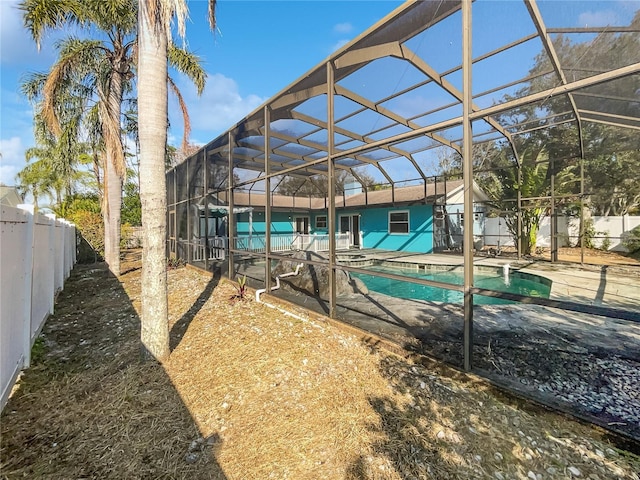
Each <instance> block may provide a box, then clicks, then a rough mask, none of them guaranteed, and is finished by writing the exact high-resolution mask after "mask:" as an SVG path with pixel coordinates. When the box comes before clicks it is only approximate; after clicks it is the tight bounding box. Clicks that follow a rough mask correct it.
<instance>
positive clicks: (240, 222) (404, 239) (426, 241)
mask: <svg viewBox="0 0 640 480" xmlns="http://www.w3.org/2000/svg"><path fill="white" fill-rule="evenodd" d="M403 211H406V212H409V233H407V234H401V233H389V212H403ZM356 214H359V215H360V230H361V231H362V232H363V236H362V242H363V245H362V248H380V249H384V250H398V251H404V252H417V253H432V252H433V206H432V205H414V206H409V207H395V208H366V209H362V210H352V209H348V210H344V209H338V210H336V231H339V230H340V216H341V215H356ZM297 216H308V217H309V220H310V225H309V230H310V233H312V234H313V233H317V234H323V233H325V234H326V233H328V229H327V228H316V217H318V216H326V217H328V212H327V211H326V210H325V211H322V210H319V211H317V212H311V213H286V212H273V213H272V214H271V232H272V233H292V232H293V223H292V222H293V218H294V217H297ZM236 222H237V223H236V230H237V234H238V235H248V234H249V214H248V213H241V214H237V215H236ZM252 233H253V234H261V233H265V228H264V213H263V212H254V214H253V232H252Z"/></svg>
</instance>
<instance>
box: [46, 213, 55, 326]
mask: <svg viewBox="0 0 640 480" xmlns="http://www.w3.org/2000/svg"><path fill="white" fill-rule="evenodd" d="M45 216H46V217H47V218H48V219H49V220H51V222H50V223H49V259H50V261H51V262H53V263H52V265H51V267H50V268H51V292H50V293H51V311H50V312H49V313H50V314H51V315H53V310H54V308H55V303H56V265H55V254H56V214H55V213H48V214H47V215H45Z"/></svg>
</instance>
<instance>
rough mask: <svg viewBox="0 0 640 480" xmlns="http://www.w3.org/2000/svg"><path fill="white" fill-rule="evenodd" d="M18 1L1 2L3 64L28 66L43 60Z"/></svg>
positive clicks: (0, 37) (0, 26)
mask: <svg viewBox="0 0 640 480" xmlns="http://www.w3.org/2000/svg"><path fill="white" fill-rule="evenodd" d="M17 7H18V0H1V1H0V45H2V47H1V48H2V56H1V58H2V64H3V65H21V66H27V65H32V64H33V63H37V61H38V60H40V59H41V58H42V55H39V54H38V49H37V47H36V44H35V42H34V41H33V40H32V39H31V37H30V35H29V33H28V31H27V30H26V29H25V28H24V26H23V22H22V13H21V11H20V10H18V8H17Z"/></svg>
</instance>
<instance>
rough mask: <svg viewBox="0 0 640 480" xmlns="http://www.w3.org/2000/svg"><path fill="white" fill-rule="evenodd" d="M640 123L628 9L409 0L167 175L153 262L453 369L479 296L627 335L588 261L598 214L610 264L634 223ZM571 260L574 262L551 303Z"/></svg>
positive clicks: (623, 317)
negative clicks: (399, 343)
mask: <svg viewBox="0 0 640 480" xmlns="http://www.w3.org/2000/svg"><path fill="white" fill-rule="evenodd" d="M363 5H364V4H363ZM363 8H364V6H363ZM280 53H282V52H280ZM278 61H282V62H285V61H286V59H284V58H282V56H276V57H275V59H274V64H273V68H277V62H278ZM247 68H250V66H247ZM261 74H268V73H264V72H263V73H261ZM211 115H215V111H212V112H211ZM639 117H640V5H639V4H638V3H637V2H576V1H562V0H559V1H537V0H527V1H516V0H514V1H508V2H503V1H500V2H497V1H491V0H487V1H485V0H477V1H475V2H470V1H456V0H451V1H448V0H447V1H435V0H426V1H408V2H406V3H404V4H402V5H401V6H400V7H398V8H397V9H396V10H394V11H393V12H391V13H389V15H387V16H386V17H385V18H383V19H381V20H380V21H379V22H378V23H377V24H375V25H374V26H372V27H371V28H369V29H368V30H367V31H366V32H364V33H363V34H362V35H360V36H359V37H358V38H356V39H355V40H353V41H352V42H350V43H349V44H347V45H345V46H344V47H342V48H341V49H340V50H338V51H336V52H335V53H333V54H332V55H331V56H330V57H329V58H327V59H326V60H325V61H323V62H321V63H320V64H318V65H317V67H315V68H314V69H312V70H310V71H309V72H307V73H304V74H303V75H302V76H301V77H300V78H299V79H297V80H296V81H294V82H293V83H291V85H290V86H288V87H287V88H286V89H284V90H283V91H281V92H280V93H278V94H277V95H275V96H274V97H273V98H271V99H269V100H268V101H267V102H266V103H265V104H264V105H263V106H262V107H261V108H258V109H257V110H255V111H254V112H252V113H251V114H249V115H248V116H247V117H245V118H244V119H242V120H241V121H239V122H238V123H237V124H236V125H234V126H233V127H232V128H230V129H229V130H228V131H227V132H226V133H224V134H223V135H220V136H219V137H218V138H216V139H214V140H212V141H211V142H210V143H208V144H207V145H205V146H204V147H202V148H200V150H198V151H197V153H195V154H194V155H192V156H191V157H190V158H188V159H187V160H186V161H185V162H183V163H182V164H180V165H178V166H177V167H175V168H173V169H172V170H170V171H169V172H168V173H167V189H168V190H167V198H168V217H167V219H168V229H167V230H168V239H167V240H168V243H167V248H168V254H169V255H170V256H172V257H175V258H180V259H182V260H184V261H186V262H188V263H190V264H193V265H196V266H199V267H201V268H203V269H206V270H209V271H220V272H221V273H222V275H224V276H228V277H230V278H232V279H234V280H235V279H236V278H238V277H239V276H243V275H246V278H247V283H248V284H249V285H250V286H252V287H254V288H256V289H266V292H268V293H270V294H271V295H274V296H278V297H281V298H282V299H286V300H288V301H292V302H294V303H297V304H299V305H301V306H304V307H306V308H308V309H311V310H316V311H318V312H320V313H323V314H325V315H327V316H330V317H332V318H336V319H340V320H343V321H346V322H350V323H354V324H356V325H359V326H362V328H368V326H370V325H372V324H374V323H375V322H380V324H383V326H382V327H381V328H380V330H379V332H378V333H380V334H382V335H389V336H391V337H393V336H394V335H399V334H398V333H397V332H400V331H404V332H409V334H410V335H409V336H415V337H416V338H419V339H420V340H424V341H425V342H426V343H425V344H428V343H429V341H428V339H429V335H433V336H436V337H438V338H444V336H445V333H446V334H447V335H449V336H448V337H447V338H453V340H450V341H449V340H447V342H448V344H447V345H448V347H447V348H442V349H440V347H438V348H436V347H434V348H433V350H432V351H429V348H426V351H427V352H428V353H432V354H434V355H436V356H438V355H440V354H441V353H442V355H443V356H444V357H445V358H446V359H448V360H451V361H452V362H453V363H454V364H459V365H460V366H462V367H463V368H465V369H471V368H472V366H474V367H475V364H476V363H477V362H475V360H474V358H475V356H476V355H477V349H478V348H480V347H479V346H480V345H481V343H479V342H480V340H479V338H481V337H478V336H477V335H476V336H475V338H474V322H475V321H477V320H478V318H480V317H481V316H482V315H484V313H483V311H482V310H481V308H482V307H481V306H478V305H476V304H478V303H485V302H478V299H479V298H481V297H482V298H491V299H497V300H502V301H508V302H513V303H511V304H510V308H512V309H513V308H515V307H518V308H520V305H519V304H524V305H525V306H526V307H531V308H532V309H535V308H538V307H539V306H542V307H545V312H547V314H548V312H553V315H557V316H558V317H566V316H569V317H571V315H574V314H581V315H594V316H597V317H598V318H603V319H615V320H616V321H618V320H620V321H630V322H634V321H637V320H638V318H639V314H638V312H639V311H640V307H639V305H638V299H637V297H635V296H634V295H633V293H631V294H627V293H625V292H626V291H627V290H625V288H627V287H629V286H631V287H633V288H635V289H637V286H638V285H637V282H638V280H637V278H638V277H637V276H636V277H630V278H631V280H629V281H628V282H622V283H626V285H623V286H621V287H620V289H618V290H617V291H618V293H617V294H609V290H607V288H610V286H611V284H612V282H615V280H611V279H609V277H606V278H605V280H606V281H604V283H605V285H603V275H609V274H610V273H611V270H609V271H606V269H605V271H604V273H603V269H602V268H601V267H598V268H595V267H591V266H590V257H589V252H590V251H591V249H590V248H589V247H591V246H592V244H593V242H594V241H595V243H598V244H600V243H602V242H603V241H604V238H605V235H604V233H598V232H597V231H596V232H595V233H594V229H593V222H594V218H595V217H607V218H609V217H616V218H620V219H621V220H620V222H622V223H624V222H625V221H626V224H624V225H623V227H622V231H621V233H620V234H619V235H618V234H615V235H614V234H613V233H608V234H607V237H606V238H607V239H608V240H607V241H608V242H609V244H608V245H607V246H608V247H610V248H618V249H619V250H623V249H624V239H625V238H627V237H628V235H630V232H631V230H632V228H633V226H634V225H633V222H634V221H636V220H635V219H636V216H635V215H638V214H639V210H638V205H639V202H640V173H639V172H640V118H639ZM544 232H546V233H544ZM542 233H544V234H545V235H546V240H545V241H546V242H547V243H546V244H545V245H547V246H548V248H546V247H545V248H542V247H541V246H540V245H541V241H540V235H541V234H542ZM625 235H626V236H625ZM536 238H537V239H538V240H537V243H536ZM567 247H570V248H572V249H573V250H574V251H577V252H579V253H580V257H579V260H578V264H574V265H573V266H570V267H566V268H567V269H569V270H570V273H567V275H568V276H569V277H571V278H572V279H573V280H570V281H569V280H567V281H566V284H567V288H566V289H559V288H557V286H558V285H559V284H563V283H562V282H564V281H565V280H563V278H566V277H562V275H563V270H562V268H561V265H563V262H562V261H561V259H560V258H559V257H560V252H561V251H562V249H563V248H567ZM536 254H537V255H538V256H537V257H536V259H537V260H534V256H535V255H536ZM540 256H542V257H543V258H542V259H540ZM430 259H433V261H432V260H430ZM540 263H543V264H544V266H545V267H544V268H543V269H542V270H540V271H538V272H537V273H536V271H535V268H536V264H540ZM505 265H507V267H506V268H505ZM556 265H560V266H559V267H557V268H556ZM298 266H300V267H299V268H297V267H298ZM630 268H631V267H630ZM454 269H455V270H456V271H458V272H460V281H459V282H456V281H453V280H449V279H444V280H439V279H438V277H426V276H423V275H415V273H425V272H426V271H427V270H430V271H431V270H454ZM296 270H297V272H298V276H302V275H303V273H301V272H302V271H306V272H307V273H308V274H309V275H308V276H310V277H311V278H310V279H309V282H310V285H311V287H308V286H305V284H304V282H299V283H296V282H295V281H294V277H295V276H294V275H293V273H295V271H296ZM549 272H552V273H549ZM571 272H572V273H571ZM583 272H584V275H583ZM594 272H595V273H594ZM284 273H290V274H291V275H289V276H287V277H286V280H287V282H285V278H284V277H282V280H283V284H284V283H287V284H288V288H284V286H283V287H282V288H278V289H273V290H272V288H273V287H274V286H275V285H276V283H278V284H279V283H280V282H279V280H278V281H277V282H276V280H277V277H278V275H283V274H284ZM358 275H361V276H362V275H372V276H374V277H377V278H381V279H387V280H389V281H392V282H404V283H405V284H406V285H407V288H408V291H409V294H408V299H407V298H405V299H399V298H397V297H395V296H391V295H386V294H385V292H384V288H382V291H374V290H373V288H372V287H371V286H368V285H367V284H366V282H363V281H362V280H358V281H356V280H355V278H356V277H358ZM483 275H489V276H494V277H498V278H500V279H504V281H505V283H509V284H511V283H512V282H515V281H517V279H518V278H520V279H525V280H527V281H533V282H534V283H535V282H539V283H540V284H544V285H545V287H547V286H548V287H549V289H550V293H549V291H547V293H546V294H539V293H531V292H530V291H527V290H522V291H521V290H515V291H514V290H510V291H508V290H503V289H500V288H497V287H482V284H480V283H478V282H476V281H474V279H475V278H480V277H481V276H483ZM528 276H530V278H529V277H528ZM525 277H526V278H525ZM536 277H539V278H536ZM583 277H584V278H583ZM363 278H364V277H363ZM345 279H346V286H345ZM581 282H583V283H584V288H583V289H582V290H581V288H582V287H581ZM589 282H595V283H594V284H593V285H594V287H593V288H592V287H591V286H590V285H591V283H589ZM607 282H609V283H607ZM634 282H636V283H635V284H634ZM412 286H413V287H423V286H430V287H436V288H439V289H443V290H445V291H453V292H459V294H460V299H461V300H460V302H459V303H448V302H447V301H442V300H433V299H430V298H415V297H412V296H411V295H412V294H411V292H412V290H411V288H413V287H412ZM569 287H570V288H569ZM623 287H624V288H623ZM600 288H601V289H602V294H599V293H598V292H599V290H598V289H600ZM594 289H595V290H594ZM565 290H566V291H565ZM533 292H535V290H534V291H533ZM621 292H622V293H621ZM412 299H413V300H412ZM398 302H405V303H404V304H402V303H398ZM402 305H404V306H402ZM514 306H515V307H514ZM491 308H494V309H496V308H500V306H499V305H494V306H492V307H491ZM511 311H513V310H511ZM536 311H537V310H536ZM492 312H495V310H492ZM479 316H480V317H479ZM440 319H446V321H447V326H446V328H444V329H438V328H435V327H434V325H433V324H432V323H430V322H431V321H432V320H433V321H436V320H438V321H439V320H440ZM421 322H422V323H421ZM445 330H446V331H445ZM485 333H486V332H485ZM481 340H482V339H481ZM482 341H484V340H482ZM482 345H486V343H483V344H482ZM445 351H446V352H448V353H446V354H444V353H443V352H445Z"/></svg>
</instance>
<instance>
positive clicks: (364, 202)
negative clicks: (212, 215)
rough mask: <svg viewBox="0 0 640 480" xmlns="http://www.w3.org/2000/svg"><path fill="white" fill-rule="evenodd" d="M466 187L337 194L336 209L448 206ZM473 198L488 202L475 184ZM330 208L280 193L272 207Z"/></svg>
mask: <svg viewBox="0 0 640 480" xmlns="http://www.w3.org/2000/svg"><path fill="white" fill-rule="evenodd" d="M463 186H464V185H463V181H462V180H448V181H446V182H437V183H427V184H426V185H425V184H423V185H412V186H407V187H396V188H386V189H384V190H373V191H369V192H362V193H357V194H355V195H350V196H346V197H345V196H343V195H338V196H336V208H350V207H367V206H369V207H370V206H373V205H375V206H391V205H418V204H436V203H446V199H449V198H451V197H452V196H453V195H455V194H456V193H460V192H461V190H462V188H463ZM216 196H217V198H218V201H219V202H221V203H222V204H228V199H227V193H226V192H219V193H218V194H217V195H216ZM474 198H475V199H476V200H480V201H482V200H486V195H485V194H484V193H483V192H482V191H481V190H480V188H479V187H478V186H477V185H475V183H474ZM233 202H234V205H235V206H251V207H264V206H265V195H264V193H253V192H246V191H236V192H234V194H233ZM328 206H329V200H328V198H326V197H302V196H300V197H293V196H286V195H278V194H275V195H272V197H271V208H274V209H278V208H280V209H282V208H288V209H303V210H323V209H326V208H327V207H328Z"/></svg>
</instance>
